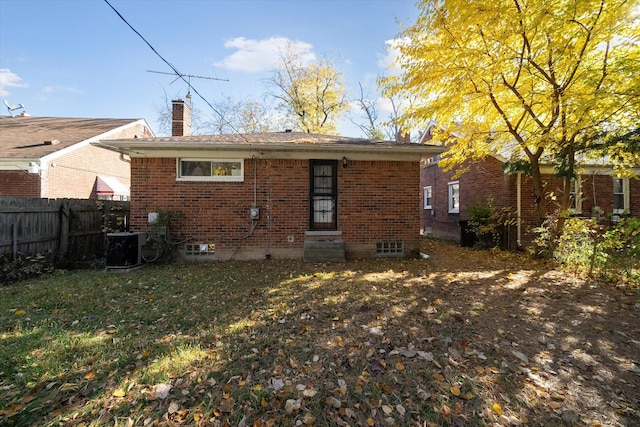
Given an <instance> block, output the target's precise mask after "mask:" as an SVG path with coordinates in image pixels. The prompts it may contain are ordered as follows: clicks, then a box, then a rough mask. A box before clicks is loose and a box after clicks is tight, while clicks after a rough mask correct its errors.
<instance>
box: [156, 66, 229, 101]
mask: <svg viewBox="0 0 640 427" xmlns="http://www.w3.org/2000/svg"><path fill="white" fill-rule="evenodd" d="M147 72H148V73H156V74H167V75H169V76H176V78H175V79H173V81H172V82H171V83H169V84H173V83H174V82H175V81H176V80H178V79H184V78H185V77H186V78H187V79H188V80H187V84H188V85H189V90H188V91H187V95H186V98H187V99H189V100H190V99H191V78H192V77H193V78H194V79H205V80H218V81H221V82H228V81H229V79H219V78H217V77H207V76H194V75H193V74H182V73H167V72H164V71H153V70H147Z"/></svg>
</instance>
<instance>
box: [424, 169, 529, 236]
mask: <svg viewBox="0 0 640 427" xmlns="http://www.w3.org/2000/svg"><path fill="white" fill-rule="evenodd" d="M465 166H466V165H465ZM456 172H457V171H456V170H453V171H449V172H445V171H443V170H442V169H440V168H439V167H438V166H437V165H436V164H432V165H428V166H426V167H423V168H422V170H421V190H422V188H424V187H425V186H431V187H432V202H431V203H432V209H422V210H421V211H422V227H423V229H425V230H429V229H431V231H432V234H433V235H434V236H436V237H441V238H447V239H454V240H459V239H460V226H459V221H462V220H468V219H469V207H470V206H471V205H472V203H474V202H477V203H484V202H485V201H486V199H487V198H488V197H489V196H492V197H493V198H494V200H495V206H496V207H498V208H500V207H506V206H514V207H515V205H516V185H515V183H516V177H515V176H511V175H507V174H505V173H504V171H503V170H502V167H501V163H500V161H498V160H497V159H494V158H492V157H490V158H487V159H486V161H484V162H478V163H475V164H473V165H471V166H470V168H469V170H468V171H466V172H465V173H462V174H461V175H460V177H457V178H454V175H455V174H456ZM452 181H459V184H460V212H459V213H449V206H448V201H449V182H452ZM423 196H424V193H423V192H422V194H421V196H420V203H421V207H424V200H423Z"/></svg>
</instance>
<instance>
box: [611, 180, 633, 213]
mask: <svg viewBox="0 0 640 427" xmlns="http://www.w3.org/2000/svg"><path fill="white" fill-rule="evenodd" d="M628 212H629V179H628V178H613V213H614V214H622V213H628Z"/></svg>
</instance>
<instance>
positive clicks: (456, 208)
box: [449, 181, 460, 213]
mask: <svg viewBox="0 0 640 427" xmlns="http://www.w3.org/2000/svg"><path fill="white" fill-rule="evenodd" d="M459 212H460V182H459V181H453V182H450V183H449V213H459Z"/></svg>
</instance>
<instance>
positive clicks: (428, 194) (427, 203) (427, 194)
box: [423, 186, 433, 209]
mask: <svg viewBox="0 0 640 427" xmlns="http://www.w3.org/2000/svg"><path fill="white" fill-rule="evenodd" d="M423 196H424V208H425V209H431V208H432V207H431V198H432V197H433V192H432V190H431V186H427V187H424V188H423Z"/></svg>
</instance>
